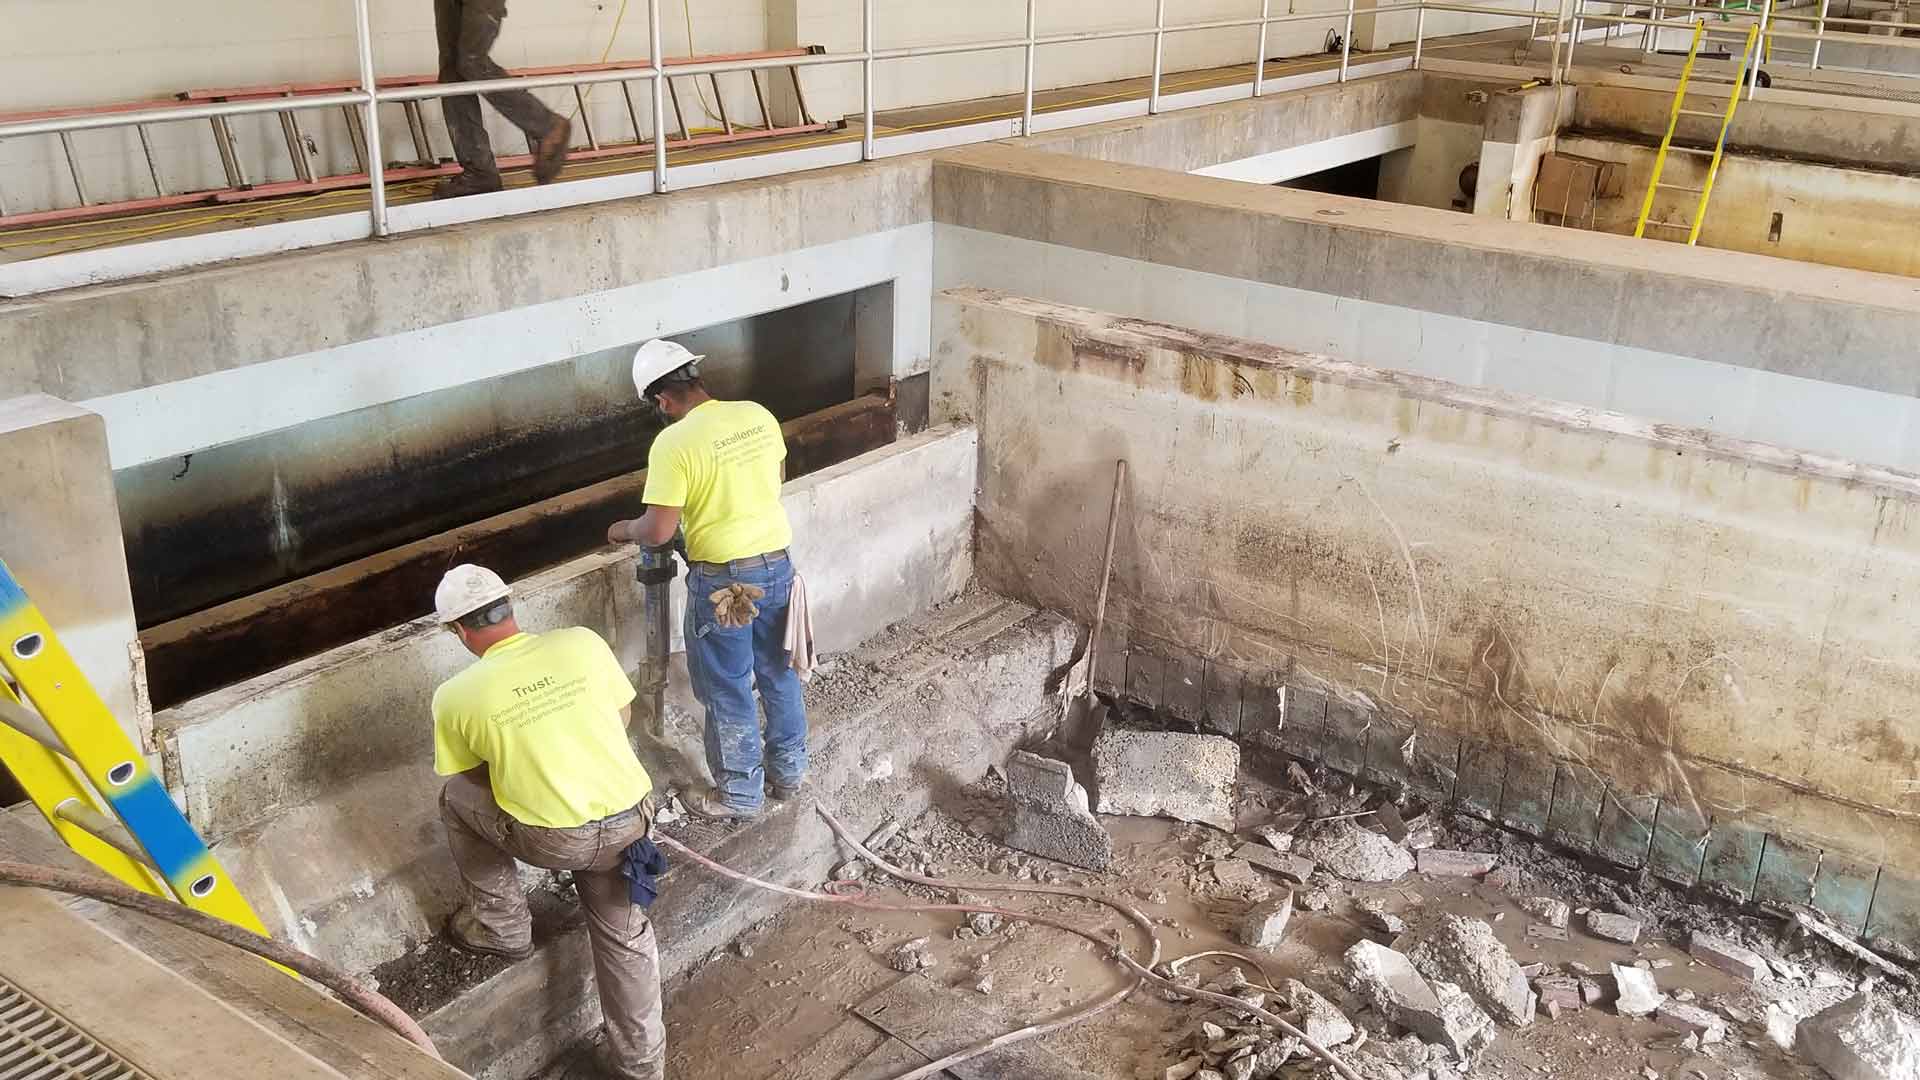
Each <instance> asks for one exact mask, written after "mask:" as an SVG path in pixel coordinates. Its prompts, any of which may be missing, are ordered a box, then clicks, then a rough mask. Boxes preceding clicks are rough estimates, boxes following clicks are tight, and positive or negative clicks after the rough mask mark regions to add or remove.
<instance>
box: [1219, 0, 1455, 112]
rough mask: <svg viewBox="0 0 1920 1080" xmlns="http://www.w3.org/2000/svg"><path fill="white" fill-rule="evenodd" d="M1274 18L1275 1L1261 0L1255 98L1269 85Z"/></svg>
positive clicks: (1255, 69) (1254, 88) (1254, 78)
mask: <svg viewBox="0 0 1920 1080" xmlns="http://www.w3.org/2000/svg"><path fill="white" fill-rule="evenodd" d="M1272 17H1273V0H1260V44H1258V45H1256V46H1254V53H1253V96H1254V97H1259V96H1260V91H1261V90H1263V89H1265V88H1266V85H1267V20H1268V19H1270V18H1272ZM1416 66H1417V65H1416Z"/></svg>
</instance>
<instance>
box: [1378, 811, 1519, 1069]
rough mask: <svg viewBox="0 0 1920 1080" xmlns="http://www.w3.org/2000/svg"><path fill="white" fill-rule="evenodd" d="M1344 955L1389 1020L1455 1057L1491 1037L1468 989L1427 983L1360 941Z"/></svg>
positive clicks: (1398, 959) (1387, 952)
mask: <svg viewBox="0 0 1920 1080" xmlns="http://www.w3.org/2000/svg"><path fill="white" fill-rule="evenodd" d="M1382 839H1384V837H1383V838H1382ZM1346 959H1347V970H1348V972H1349V973H1350V974H1351V975H1352V976H1353V981H1354V985H1355V988H1356V989H1357V991H1358V992H1359V994H1360V996H1361V997H1363V998H1365V999H1366V1000H1367V1001H1368V1002H1370V1003H1371V1004H1372V1005H1373V1007H1374V1008H1375V1009H1377V1010H1379V1012H1380V1015H1381V1016H1383V1017H1385V1018H1386V1019H1387V1020H1388V1022H1390V1023H1394V1024H1399V1025H1400V1026H1401V1027H1403V1028H1406V1029H1407V1030H1409V1031H1412V1032H1413V1033H1414V1034H1416V1035H1418V1036H1420V1037H1421V1038H1422V1039H1425V1040H1426V1041H1428V1042H1434V1043H1439V1044H1441V1045H1443V1046H1445V1047H1446V1048H1447V1049H1448V1050H1450V1051H1452V1052H1453V1054H1454V1056H1456V1057H1462V1058H1464V1057H1466V1056H1467V1055H1469V1054H1471V1053H1473V1052H1474V1051H1475V1050H1477V1049H1479V1048H1480V1047H1481V1046H1484V1045H1485V1044H1486V1043H1488V1042H1491V1041H1492V1039H1493V1019H1492V1018H1491V1017H1489V1016H1488V1015H1487V1014H1486V1013H1485V1012H1483V1011H1481V1009H1480V1006H1478V1005H1476V1004H1474V1001H1473V998H1471V997H1469V996H1468V995H1467V992H1466V991H1464V990H1462V989H1460V987H1459V986H1457V985H1455V984H1453V983H1449V982H1439V983H1433V982H1428V981H1427V978H1426V976H1424V975H1421V974H1420V971H1419V969H1418V968H1415V967H1414V966H1413V961H1411V960H1409V959H1407V957H1406V956H1404V955H1402V954H1401V953H1397V952H1395V951H1393V950H1392V949H1389V948H1387V947H1386V946H1385V945H1381V944H1378V943H1376V942H1372V941H1361V942H1359V943H1357V944H1355V945H1354V946H1353V948H1351V949H1348V950H1347V957H1346Z"/></svg>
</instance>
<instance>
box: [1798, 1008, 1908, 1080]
mask: <svg viewBox="0 0 1920 1080" xmlns="http://www.w3.org/2000/svg"><path fill="white" fill-rule="evenodd" d="M1793 1049H1794V1052H1795V1053H1798V1054H1799V1055H1800V1056H1801V1057H1803V1058H1806V1059H1807V1060H1808V1061H1811V1062H1813V1063H1814V1064H1816V1065H1818V1066H1820V1067H1821V1068H1823V1069H1825V1070H1827V1072H1828V1073H1830V1074H1832V1076H1833V1078H1834V1080H1910V1078H1912V1077H1916V1076H1920V1025H1916V1024H1915V1022H1914V1021H1912V1020H1910V1019H1908V1018H1907V1017H1905V1016H1902V1015H1901V1014H1900V1013H1899V1012H1897V1011H1895V1010H1894V1008H1893V1006H1891V1005H1889V1004H1887V1003H1886V1002H1885V1001H1884V1000H1882V999H1881V998H1880V997H1879V996H1878V995H1875V994H1873V993H1870V992H1867V993H1859V994H1855V995H1854V996H1853V997H1850V998H1848V999H1847V1000H1845V1001H1842V1002H1841V1003H1839V1004H1838V1005H1835V1006H1833V1007H1831V1008H1829V1009H1826V1010H1824V1011H1822V1012H1819V1013H1815V1014H1814V1015H1812V1016H1810V1017H1808V1018H1806V1019H1805V1020H1802V1021H1800V1025H1799V1027H1798V1028H1796V1029H1795V1032H1794V1040H1793Z"/></svg>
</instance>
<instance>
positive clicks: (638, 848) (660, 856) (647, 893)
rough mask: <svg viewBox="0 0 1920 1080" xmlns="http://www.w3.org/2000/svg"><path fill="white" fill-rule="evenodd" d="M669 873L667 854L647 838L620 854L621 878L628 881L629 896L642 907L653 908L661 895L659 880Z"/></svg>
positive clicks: (637, 841) (630, 845)
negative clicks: (656, 899) (661, 876)
mask: <svg viewBox="0 0 1920 1080" xmlns="http://www.w3.org/2000/svg"><path fill="white" fill-rule="evenodd" d="M666 872H667V853H666V852H664V851H661V850H660V847H659V845H657V844H655V843H654V842H653V841H651V840H649V839H647V838H646V837H644V836H643V837H641V838H640V839H638V840H635V841H634V842H633V843H631V844H628V845H627V848H626V850H625V851H623V852H621V853H620V876H621V877H623V878H626V879H627V895H628V896H629V897H631V898H632V899H633V902H634V903H636V904H639V905H640V906H641V907H652V906H653V901H654V898H655V897H657V896H659V895H660V885H659V883H658V881H657V879H658V878H659V877H660V875H661V874H664V873H666Z"/></svg>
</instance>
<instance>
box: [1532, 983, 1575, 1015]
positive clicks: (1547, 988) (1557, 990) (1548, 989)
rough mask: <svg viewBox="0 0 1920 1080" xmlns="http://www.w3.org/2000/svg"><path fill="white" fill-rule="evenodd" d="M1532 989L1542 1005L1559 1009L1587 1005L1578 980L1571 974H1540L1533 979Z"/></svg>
mask: <svg viewBox="0 0 1920 1080" xmlns="http://www.w3.org/2000/svg"><path fill="white" fill-rule="evenodd" d="M1533 990H1534V993H1536V994H1538V995H1540V1003H1541V1004H1542V1005H1551V1006H1553V1007H1555V1008H1559V1009H1584V1008H1586V1007H1587V996H1586V994H1584V993H1583V992H1582V991H1581V988H1580V980H1579V979H1578V978H1576V977H1575V976H1572V975H1542V976H1540V977H1539V978H1538V979H1535V980H1534V983H1533Z"/></svg>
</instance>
